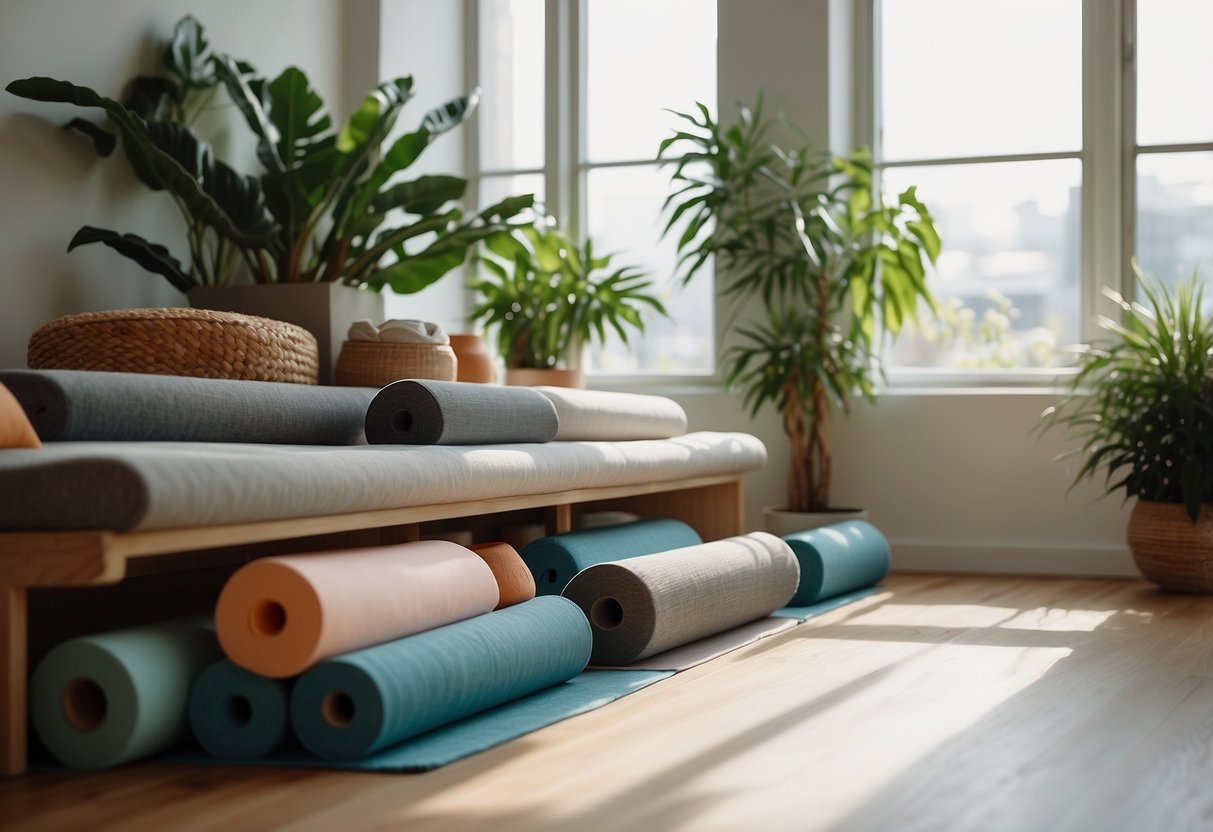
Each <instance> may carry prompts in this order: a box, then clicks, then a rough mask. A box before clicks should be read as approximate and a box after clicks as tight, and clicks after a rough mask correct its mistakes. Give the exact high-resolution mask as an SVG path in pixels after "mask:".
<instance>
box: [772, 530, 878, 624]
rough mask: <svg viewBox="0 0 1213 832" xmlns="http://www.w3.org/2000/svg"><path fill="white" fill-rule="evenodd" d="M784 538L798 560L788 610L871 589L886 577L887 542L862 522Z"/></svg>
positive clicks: (809, 531) (798, 533) (799, 533)
mask: <svg viewBox="0 0 1213 832" xmlns="http://www.w3.org/2000/svg"><path fill="white" fill-rule="evenodd" d="M783 539H784V540H786V541H787V542H788V545H789V546H791V547H792V552H793V553H794V554H795V555H796V559H797V560H798V561H800V586H799V588H798V589H797V590H796V594H795V595H794V596H793V597H792V600H791V601H790V602H789V604H788V606H790V607H804V606H808V605H810V604H815V603H817V602H818V601H823V600H825V599H827V598H832V597H834V596H835V595H842V594H844V593H847V592H850V591H852V590H855V589H860V588H861V587H865V586H872V585H873V584H878V583H880V582H881V581H882V580H884V577H885V576H886V575H888V574H889V541H887V540H885V537H884V535H883V534H881V533H880V530H879V529H877V528H876V527H875V526H873V525H872V524H871V523H868V522H866V521H863V520H848V521H846V522H844V523H835V524H833V525H830V526H822V527H821V528H819V529H810V530H808V531H803V532H797V533H795V534H787V535H784V536H783Z"/></svg>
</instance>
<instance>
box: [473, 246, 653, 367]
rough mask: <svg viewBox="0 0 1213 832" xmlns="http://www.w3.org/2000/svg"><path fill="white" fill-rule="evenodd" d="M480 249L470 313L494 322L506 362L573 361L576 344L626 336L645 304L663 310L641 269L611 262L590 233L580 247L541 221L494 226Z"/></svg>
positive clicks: (510, 364)
mask: <svg viewBox="0 0 1213 832" xmlns="http://www.w3.org/2000/svg"><path fill="white" fill-rule="evenodd" d="M485 249H486V251H485V252H484V254H483V255H482V256H481V257H480V258H479V266H480V268H481V269H482V270H483V272H484V275H485V276H484V278H483V279H481V280H479V281H477V282H475V283H474V284H473V286H472V288H473V289H474V290H475V291H476V292H477V293H478V294H479V296H480V298H481V301H480V303H479V305H478V306H477V307H476V308H475V309H474V310H473V311H472V314H471V318H472V320H474V321H479V322H481V323H482V324H484V325H485V326H486V327H487V328H489V329H493V330H495V332H496V334H495V337H496V341H497V347H498V351H499V352H500V354H501V355H502V356H503V357H504V358H505V362H506V366H507V367H516V368H517V367H525V368H532V369H551V368H555V367H557V366H558V365H559V364H561V363H568V362H572V363H574V364H575V362H576V358H577V351H578V350H579V349H580V348H581V347H582V345H585V344H589V343H592V342H594V341H597V342H598V343H601V342H602V341H603V340H605V338H606V336H607V332H608V331H611V330H613V331H614V332H615V333H616V334H618V335H619V338H620V339H621V340H622V341H623V342H624V343H625V344H626V343H627V342H628V338H629V335H630V334H631V333H632V332H634V331H639V330H642V329H643V326H644V314H645V312H646V311H651V312H656V313H658V314H661V315H665V314H666V310H665V307H664V306H663V305H662V303H661V301H660V300H658V299H657V297H656V296H654V295H653V294H652V292H651V288H652V282H651V281H650V280H649V279H648V277H647V276H646V275H645V274H644V273H643V272H641V271H640V270H639V269H637V268H635V267H631V266H623V267H621V268H615V269H612V268H611V259H612V257H611V256H610V255H607V256H598V255H596V254H595V253H594V245H593V242H592V241H591V240H589V239H587V240H586V241H585V244H584V245H583V246H581V247H578V246H576V245H575V244H574V243H573V241H572V240H571V239H569V237H568V236H567V235H566V234H564V233H563V232H562V231H560V230H559V229H557V228H555V227H554V226H550V225H546V224H544V223H543V222H539V223H536V224H534V225H529V226H525V227H522V228H519V229H516V230H514V231H513V232H501V233H497V234H494V235H492V236H491V237H489V238H488V239H487V240H486V241H485Z"/></svg>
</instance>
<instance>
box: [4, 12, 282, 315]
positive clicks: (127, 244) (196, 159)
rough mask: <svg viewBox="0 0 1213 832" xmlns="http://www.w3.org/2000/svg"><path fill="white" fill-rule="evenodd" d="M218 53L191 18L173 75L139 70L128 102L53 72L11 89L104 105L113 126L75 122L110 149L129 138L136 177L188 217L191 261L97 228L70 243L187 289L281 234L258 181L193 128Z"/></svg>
mask: <svg viewBox="0 0 1213 832" xmlns="http://www.w3.org/2000/svg"><path fill="white" fill-rule="evenodd" d="M213 59H214V56H213V54H212V52H211V48H210V45H209V44H208V43H207V40H206V37H205V35H204V33H203V30H202V27H201V26H200V25H199V24H198V21H196V20H195V19H194V18H192V17H185V18H183V19H182V20H181V21H180V22H179V23H178V24H177V26H176V28H175V30H174V32H173V36H172V39H171V40H170V41H169V43H168V44H167V46H166V47H165V50H164V55H163V64H164V70H165V74H164V75H157V76H139V77H138V78H135V79H134V80H133V81H132V82H131V83H130V84H129V85H128V87H127V91H126V94H125V96H124V98H123V100H122V101H121V102H119V101H116V100H114V99H112V98H107V97H105V96H103V95H100V94H99V93H97V92H95V91H93V90H91V89H89V88H88V87H82V86H78V85H76V84H72V83H69V82H67V81H60V80H57V79H54V78H45V77H35V78H25V79H22V80H18V81H13V82H12V83H10V84H9V85H8V86H7V87H6V88H5V89H7V90H8V91H9V92H11V93H13V94H14V95H18V96H21V97H23V98H29V99H33V100H35V101H46V102H55V103H65V104H74V105H76V106H78V107H83V108H88V109H99V110H102V111H103V112H104V113H105V114H106V116H107V117H108V120H107V126H108V128H109V129H105V128H102V127H101V126H99V125H97V124H95V123H94V122H91V121H88V120H86V119H83V118H75V119H72V120H71V121H70V122H69V123H68V124H67V126H68V127H70V128H73V129H75V130H79V131H80V132H82V133H84V134H86V135H87V136H89V137H90V138H91V139H92V141H93V146H94V147H95V148H96V150H97V152H98V153H100V154H101V155H102V156H109V155H111V154H112V153H113V151H114V149H115V147H116V146H117V145H119V144H121V147H122V151H123V154H124V155H125V156H126V159H127V161H128V162H129V163H130V166H131V170H132V171H133V172H134V174H135V176H137V177H138V178H139V179H140V180H141V181H142V182H143V183H144V184H145V185H147V186H148V187H149V188H151V189H152V190H154V191H159V192H163V193H164V194H166V195H167V196H168V197H169V198H171V200H172V202H173V204H174V206H175V207H176V208H177V210H178V211H179V212H180V214H181V216H182V219H183V220H184V222H185V228H186V235H187V240H188V244H189V254H190V259H189V262H188V263H181V262H180V261H179V260H178V259H177V258H175V257H174V256H173V255H172V254H171V253H170V252H169V250H168V249H167V248H166V247H165V246H163V245H159V244H157V243H153V242H150V241H148V240H147V239H145V238H143V237H141V236H139V235H136V234H129V233H128V234H123V233H119V232H117V231H112V230H110V229H105V228H97V227H93V226H84V227H83V228H81V229H80V230H79V231H78V232H76V235H75V236H74V237H73V238H72V240H71V243H70V244H69V246H68V250H69V251H70V250H71V249H73V248H75V247H76V246H80V245H86V244H90V243H102V244H104V245H107V246H109V247H110V248H112V249H114V250H115V251H117V252H118V253H120V254H122V255H124V256H126V257H129V258H131V259H133V260H134V261H135V262H137V263H138V264H139V265H140V266H142V267H143V268H145V269H147V270H148V271H151V272H153V273H155V274H159V275H162V276H163V277H165V278H166V279H167V280H168V281H169V282H170V283H172V284H173V286H175V287H176V288H177V289H179V290H181V291H183V292H184V291H188V290H189V289H191V288H192V287H194V286H196V285H199V284H221V283H225V282H227V280H228V279H229V278H230V277H231V275H232V273H233V270H234V269H235V268H236V267H237V266H238V264H239V262H240V259H241V255H245V257H246V258H247V253H248V252H250V251H253V250H255V249H257V248H258V247H259V246H263V245H266V244H268V243H269V241H270V240H272V239H273V238H274V235H275V234H276V233H277V227H276V223H275V220H274V218H273V216H271V214H270V213H269V211H268V210H267V208H266V205H265V200H264V198H263V196H262V193H261V188H260V185H259V183H258V182H257V180H256V179H255V178H253V177H251V176H244V175H242V174H240V173H237V172H236V171H235V170H234V169H233V168H232V167H230V166H229V165H227V164H225V163H224V162H222V161H220V160H219V159H218V158H216V156H215V152H214V150H213V149H212V148H211V146H210V145H209V144H208V143H207V142H205V141H203V140H202V139H200V138H199V137H198V135H197V134H196V133H195V132H194V130H193V128H192V127H191V126H190V125H191V124H192V123H193V122H194V120H195V119H196V118H197V116H198V114H199V113H200V112H201V111H202V109H203V108H204V107H206V106H207V104H208V102H209V101H210V100H211V98H212V96H213V94H214V92H215V90H216V87H217V84H218V77H217V75H216V74H215V71H214V68H213V67H214V63H213ZM242 66H243V65H242ZM111 131H112V132H111ZM119 139H120V141H119Z"/></svg>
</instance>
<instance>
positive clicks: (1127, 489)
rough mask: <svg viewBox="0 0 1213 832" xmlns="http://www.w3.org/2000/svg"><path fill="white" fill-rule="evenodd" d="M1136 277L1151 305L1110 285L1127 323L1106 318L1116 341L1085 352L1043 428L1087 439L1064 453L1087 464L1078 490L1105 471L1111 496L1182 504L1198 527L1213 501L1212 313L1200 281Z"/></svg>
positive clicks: (1080, 474) (1110, 294)
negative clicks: (1170, 285)
mask: <svg viewBox="0 0 1213 832" xmlns="http://www.w3.org/2000/svg"><path fill="white" fill-rule="evenodd" d="M1134 268H1135V271H1136V266H1134ZM1137 278H1138V285H1139V286H1140V287H1141V290H1142V295H1143V297H1144V300H1145V303H1144V304H1141V303H1131V302H1129V301H1127V300H1125V299H1124V298H1123V297H1121V296H1120V295H1119V294H1117V293H1116V292H1114V291H1111V290H1109V289H1104V294H1105V295H1106V296H1107V297H1108V298H1110V299H1111V300H1112V301H1113V302H1115V303H1116V304H1117V305H1119V306H1120V308H1121V310H1122V312H1123V320H1122V321H1120V322H1117V321H1114V320H1111V319H1109V318H1101V319H1100V325H1101V327H1102V328H1103V329H1104V330H1105V331H1107V333H1108V334H1109V336H1110V337H1109V338H1108V340H1107V341H1105V342H1104V343H1100V344H1096V345H1090V346H1086V347H1084V348H1082V351H1081V352H1080V354H1079V360H1078V373H1077V374H1076V375H1075V376H1074V379H1073V381H1072V386H1071V389H1070V391H1069V392H1068V394H1067V396H1066V397H1065V399H1064V400H1063V402H1062V403H1061V404H1060V405H1058V406H1056V407H1051V408H1049V409H1048V410H1046V411H1045V413H1044V416H1043V419H1042V421H1041V423H1040V425H1039V426H1038V427H1039V428H1040V429H1048V428H1055V427H1059V428H1061V429H1063V430H1064V431H1066V433H1067V434H1068V435H1070V436H1073V437H1075V438H1077V439H1079V440H1081V442H1082V444H1081V446H1080V447H1078V448H1076V449H1074V450H1072V451H1070V452H1068V453H1066V454H1063V455H1062V456H1061V457H1060V458H1062V459H1066V458H1073V457H1075V456H1080V457H1081V458H1082V464H1081V466H1079V468H1078V472H1077V474H1076V475H1075V478H1074V483H1075V484H1078V483H1079V482H1081V481H1083V480H1086V479H1091V478H1094V477H1095V476H1096V475H1097V474H1098V473H1100V472H1102V473H1103V478H1104V484H1105V486H1106V492H1105V493H1107V494H1111V493H1112V492H1114V491H1117V490H1121V489H1123V490H1124V493H1125V498H1126V499H1128V498H1130V497H1140V498H1141V499H1144V500H1152V501H1156V502H1163V503H1181V504H1183V506H1184V507H1185V509H1186V510H1187V514H1188V516H1189V517H1190V518H1191V519H1192V522H1193V523H1195V522H1196V519H1197V516H1198V515H1199V514H1200V508H1201V503H1202V502H1210V501H1213V316H1209V315H1207V314H1206V313H1205V312H1204V308H1203V304H1202V301H1203V293H1202V290H1201V288H1200V285H1199V283H1198V281H1197V280H1196V279H1195V278H1193V280H1191V281H1190V282H1185V283H1182V284H1180V285H1179V286H1178V287H1177V288H1176V290H1175V291H1174V292H1172V291H1170V290H1168V289H1167V288H1166V286H1165V285H1163V284H1161V283H1158V282H1156V281H1152V280H1147V279H1145V278H1144V277H1143V276H1142V275H1141V272H1140V271H1137Z"/></svg>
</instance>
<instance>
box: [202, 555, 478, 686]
mask: <svg viewBox="0 0 1213 832" xmlns="http://www.w3.org/2000/svg"><path fill="white" fill-rule="evenodd" d="M498 597H499V596H498V591H497V581H496V579H495V578H494V577H493V572H492V570H491V569H489V567H488V565H487V564H486V563H485V562H484V561H483V560H481V559H480V558H479V557H477V556H476V554H475V553H474V552H472V551H471V550H469V549H465V548H464V547H462V546H459V545H458V544H455V543H450V542H448V541H445V540H423V541H420V542H417V543H403V544H400V545H397V546H383V547H379V548H375V549H350V550H345V551H337V552H324V553H320V554H310V555H289V556H285V557H271V558H263V559H261V560H256V561H253V562H252V563H249V564H246V565H245V566H242V567H241V568H240V569H238V570H237V571H236V572H235V574H233V575H232V577H231V578H229V579H228V581H227V583H226V584H224V587H223V591H222V592H221V593H219V601H218V603H217V604H216V605H215V629H216V630H217V632H218V634H219V643H220V644H221V645H223V651H224V652H225V653H227V656H228V658H229V659H231V660H232V661H233V662H235V663H236V664H238V665H240V666H241V667H243V668H244V669H246V670H251V671H253V672H254V673H259V674H261V675H262V676H271V677H274V678H283V677H286V676H294V675H297V674H299V673H302V672H303V671H305V670H307V669H308V668H309V667H311V666H312V665H313V664H315V663H316V662H318V661H321V660H322V659H327V658H328V657H329V656H336V655H337V654H339V653H345V652H348V651H350V650H358V649H361V648H363V647H368V646H370V645H372V644H380V643H382V642H385V641H391V640H393V639H398V638H401V637H403V636H407V635H411V634H412V633H419V632H421V631H422V630H429V629H431V628H433V627H441V626H442V625H444V624H450V623H451V622H453V621H459V620H461V619H464V618H470V617H472V616H474V615H480V614H481V613H486V612H489V611H490V610H492V609H493V608H494V607H495V606H497V600H498Z"/></svg>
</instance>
